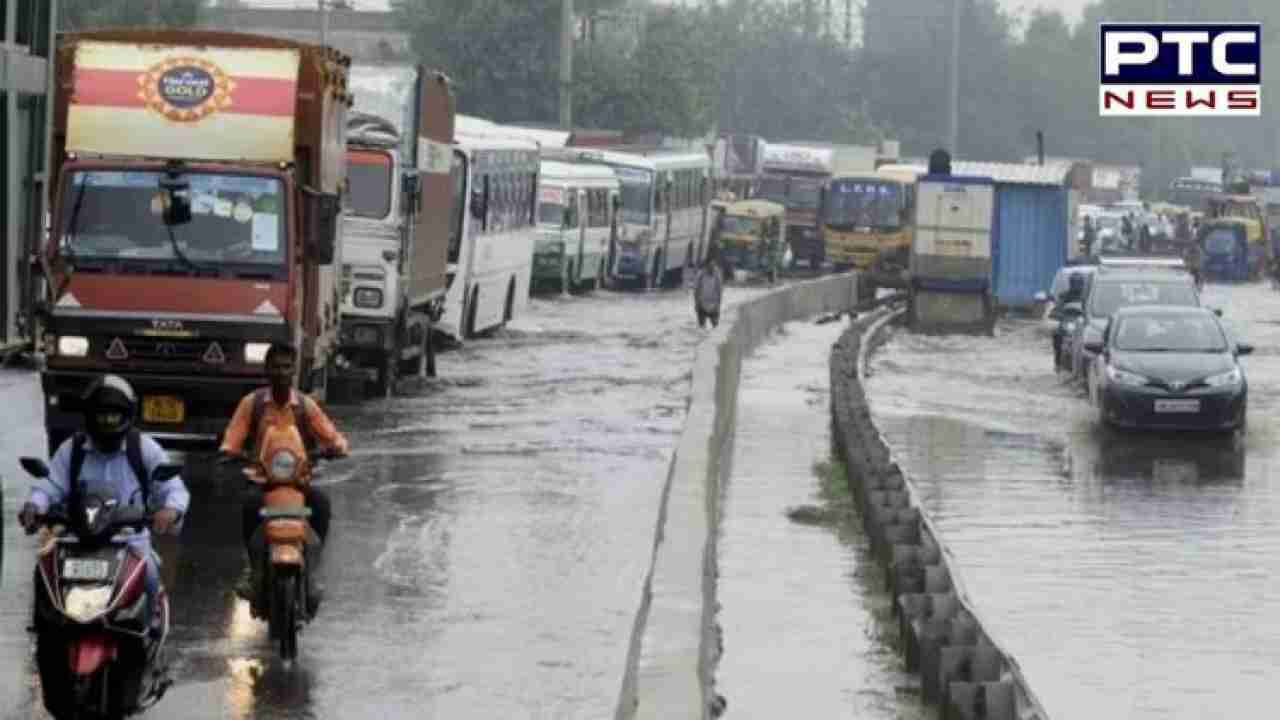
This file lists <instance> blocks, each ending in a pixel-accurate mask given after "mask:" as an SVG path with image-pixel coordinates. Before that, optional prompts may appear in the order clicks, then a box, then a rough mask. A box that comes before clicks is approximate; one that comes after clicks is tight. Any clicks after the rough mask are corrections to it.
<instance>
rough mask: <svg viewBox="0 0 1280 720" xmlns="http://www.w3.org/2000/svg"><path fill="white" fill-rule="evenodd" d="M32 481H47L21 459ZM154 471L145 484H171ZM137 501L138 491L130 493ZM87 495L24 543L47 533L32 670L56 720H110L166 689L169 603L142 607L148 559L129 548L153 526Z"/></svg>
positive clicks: (125, 507)
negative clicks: (37, 672) (136, 534)
mask: <svg viewBox="0 0 1280 720" xmlns="http://www.w3.org/2000/svg"><path fill="white" fill-rule="evenodd" d="M20 463H21V464H22V467H23V469H24V470H26V471H27V473H28V474H30V475H31V476H32V477H35V478H37V479H45V478H48V477H49V468H48V466H47V465H46V464H45V463H44V461H42V460H39V459H36V458H21V459H20ZM181 471H182V466H180V465H161V466H159V467H157V468H156V469H155V470H154V472H153V473H152V482H153V483H161V482H164V481H166V480H169V479H171V478H173V477H176V476H177V475H178V474H180V473H181ZM137 492H138V493H140V491H137ZM132 500H133V498H130V503H126V504H121V503H120V501H119V499H118V498H114V497H103V496H102V495H99V494H94V493H87V494H85V495H84V496H83V497H82V498H81V500H80V501H79V502H78V503H77V505H78V506H79V507H78V508H77V507H68V506H66V505H55V506H53V507H51V508H49V511H48V512H46V513H45V514H44V515H43V516H41V517H40V518H38V520H39V528H37V527H35V526H33V527H32V528H31V529H29V530H28V534H33V533H35V532H36V531H37V529H40V528H43V532H45V533H47V535H46V538H45V539H46V541H45V542H44V543H43V544H42V546H41V548H40V550H39V555H38V558H37V564H36V573H35V584H36V588H35V596H36V597H35V613H34V626H33V628H32V630H33V631H34V632H35V635H36V665H37V667H38V670H39V673H40V685H41V687H42V688H43V692H44V704H45V707H46V708H47V709H48V710H49V712H50V713H51V714H52V715H53V716H54V717H55V718H57V719H58V720H68V719H70V718H101V719H102V720H117V719H118V718H125V717H128V716H130V715H134V714H137V713H140V712H142V711H144V710H146V709H148V708H150V707H152V706H153V705H155V704H156V703H157V702H159V701H160V699H161V698H162V697H163V696H164V694H165V692H166V691H167V690H168V688H169V686H170V685H172V680H171V679H170V678H169V674H168V666H167V662H166V657H165V640H166V639H167V638H168V636H169V618H170V615H169V598H168V596H167V595H166V594H165V592H164V588H163V587H161V588H160V590H159V592H157V593H156V597H155V607H148V605H149V603H148V602H147V594H146V591H145V584H146V579H145V578H146V572H147V566H146V558H145V557H143V555H142V552H141V551H140V550H138V549H137V548H135V547H133V546H132V545H130V544H129V541H130V540H131V539H132V536H133V535H134V533H138V532H141V531H143V530H145V529H146V528H147V527H148V526H149V525H150V524H151V514H150V512H149V511H148V509H147V508H145V507H142V506H141V505H138V504H132Z"/></svg>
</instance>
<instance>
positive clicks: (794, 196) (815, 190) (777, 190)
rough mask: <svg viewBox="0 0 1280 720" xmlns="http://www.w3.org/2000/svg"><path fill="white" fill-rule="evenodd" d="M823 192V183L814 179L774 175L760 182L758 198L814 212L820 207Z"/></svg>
mask: <svg viewBox="0 0 1280 720" xmlns="http://www.w3.org/2000/svg"><path fill="white" fill-rule="evenodd" d="M821 190H822V183H821V182H819V181H818V180H815V179H812V178H807V177H806V178H801V177H787V176H785V175H774V176H771V177H770V176H766V177H764V178H763V179H761V180H760V189H759V190H758V191H757V192H756V196H757V197H759V198H762V199H764V200H769V201H772V202H776V203H778V204H780V205H785V206H786V207H788V208H799V209H802V210H814V209H816V208H817V207H818V196H819V194H820V192H821Z"/></svg>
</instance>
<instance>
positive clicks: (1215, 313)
mask: <svg viewBox="0 0 1280 720" xmlns="http://www.w3.org/2000/svg"><path fill="white" fill-rule="evenodd" d="M1213 314H1214V315H1217V316H1218V317H1222V308H1214V309H1213Z"/></svg>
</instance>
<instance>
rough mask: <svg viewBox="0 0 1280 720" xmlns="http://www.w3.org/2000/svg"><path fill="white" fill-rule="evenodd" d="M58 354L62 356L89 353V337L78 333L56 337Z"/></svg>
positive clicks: (82, 355)
mask: <svg viewBox="0 0 1280 720" xmlns="http://www.w3.org/2000/svg"><path fill="white" fill-rule="evenodd" d="M58 354H59V355H62V356H64V357H84V356H85V355H88V354H89V338H87V337H82V336H80V335H63V336H61V337H59V338H58Z"/></svg>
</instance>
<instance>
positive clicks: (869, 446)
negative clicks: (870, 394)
mask: <svg viewBox="0 0 1280 720" xmlns="http://www.w3.org/2000/svg"><path fill="white" fill-rule="evenodd" d="M901 315H902V313H901V311H893V312H881V313H876V314H874V315H872V316H868V317H866V318H863V319H860V320H859V321H857V322H855V323H854V325H853V327H851V328H850V329H849V331H847V332H846V333H845V334H844V335H843V336H842V337H841V338H840V340H839V342H837V344H836V345H835V347H834V348H832V351H831V412H832V420H833V427H834V430H833V432H834V443H833V444H834V445H835V446H836V451H837V453H838V454H839V456H840V457H841V458H842V459H843V460H844V461H845V463H846V466H847V467H848V468H849V473H848V476H849V485H850V488H849V489H850V491H851V493H852V495H853V497H854V499H855V504H856V505H857V507H858V508H859V510H860V512H861V515H862V519H863V527H864V529H865V531H866V533H867V535H868V536H869V538H870V541H871V547H872V554H873V556H874V557H875V558H876V559H877V560H878V561H879V562H880V563H881V564H882V565H883V566H884V569H885V571H886V572H885V582H886V584H887V585H888V586H889V589H890V592H892V594H893V597H894V599H895V600H894V603H893V612H894V615H895V618H896V620H897V622H898V635H899V646H900V649H901V651H902V653H903V658H904V662H905V665H906V668H907V670H908V672H913V673H918V674H919V675H920V686H921V695H922V697H923V699H924V701H925V703H926V705H930V706H932V707H934V708H936V709H937V710H938V716H939V717H941V718H943V719H944V720H951V719H957V720H1047V717H1048V716H1047V714H1046V713H1045V710H1044V708H1043V707H1042V706H1041V705H1040V702H1039V701H1038V700H1037V699H1036V697H1035V695H1034V694H1033V693H1032V691H1031V688H1030V687H1029V685H1028V683H1027V681H1026V678H1025V676H1024V675H1023V674H1022V671H1021V669H1020V668H1019V667H1018V664H1017V662H1016V661H1015V660H1014V659H1013V658H1012V657H1011V656H1010V655H1009V654H1008V653H1007V652H1005V651H1004V650H1003V649H1002V648H1001V647H1000V646H999V645H998V644H996V643H995V642H994V641H993V640H992V639H991V636H990V634H989V633H988V632H987V630H986V628H985V626H984V624H983V622H982V620H981V617H980V616H979V615H978V613H977V611H976V609H975V608H974V607H973V603H972V601H971V600H970V599H969V596H968V594H967V593H966V592H965V589H964V583H963V582H962V580H961V577H960V576H959V575H958V574H957V572H956V567H955V562H954V558H953V557H952V555H951V553H950V551H949V550H948V549H947V548H946V545H945V544H944V543H943V542H942V541H941V538H940V537H939V535H938V533H937V530H936V528H935V527H934V525H933V522H932V521H931V519H930V518H929V515H928V513H926V512H924V510H923V507H922V506H921V504H920V502H919V500H918V496H917V494H916V491H915V488H914V486H913V485H912V483H911V481H910V478H908V477H907V476H906V475H905V474H904V473H903V472H902V468H901V467H900V466H899V465H898V464H897V463H896V462H895V461H894V460H893V452H892V450H891V448H889V447H888V445H887V444H886V443H885V441H884V438H883V437H882V436H881V435H880V433H879V431H878V430H877V429H876V427H875V424H874V422H873V421H872V416H871V410H870V405H869V403H868V400H867V396H866V389H865V388H864V387H863V385H862V384H863V381H864V379H865V378H866V364H867V357H868V355H869V354H870V353H871V351H872V350H874V348H875V347H876V346H877V345H879V344H880V343H882V342H883V340H884V338H885V337H886V336H887V330H888V327H889V323H890V322H892V321H893V320H894V319H896V318H898V317H900V316H901Z"/></svg>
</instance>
